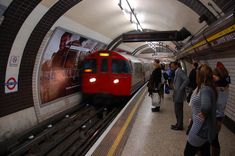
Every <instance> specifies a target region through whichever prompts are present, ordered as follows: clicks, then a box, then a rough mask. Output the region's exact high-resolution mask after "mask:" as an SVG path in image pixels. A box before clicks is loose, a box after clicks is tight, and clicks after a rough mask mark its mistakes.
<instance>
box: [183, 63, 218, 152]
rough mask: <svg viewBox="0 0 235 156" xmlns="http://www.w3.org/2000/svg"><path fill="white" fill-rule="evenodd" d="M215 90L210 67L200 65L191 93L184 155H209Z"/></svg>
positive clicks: (213, 119)
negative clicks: (195, 84)
mask: <svg viewBox="0 0 235 156" xmlns="http://www.w3.org/2000/svg"><path fill="white" fill-rule="evenodd" d="M216 99H217V91H216V88H215V85H214V82H213V75H212V69H211V68H210V67H209V66H208V65H205V64H203V65H201V66H200V67H199V68H198V71H197V88H196V90H195V91H194V92H193V94H192V98H191V103H192V118H193V123H192V127H191V129H190V131H189V134H188V137H187V143H186V146H185V149H184V156H195V155H196V153H197V152H199V151H200V154H201V155H202V156H210V155H211V154H210V143H211V142H212V141H213V140H214V139H215V137H216V132H217V130H216Z"/></svg>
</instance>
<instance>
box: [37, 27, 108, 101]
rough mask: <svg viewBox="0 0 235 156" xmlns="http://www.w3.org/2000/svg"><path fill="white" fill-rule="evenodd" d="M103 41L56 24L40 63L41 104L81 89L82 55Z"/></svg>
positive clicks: (98, 48)
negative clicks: (56, 26)
mask: <svg viewBox="0 0 235 156" xmlns="http://www.w3.org/2000/svg"><path fill="white" fill-rule="evenodd" d="M104 47H105V44H103V43H100V42H97V41H94V40H92V39H89V38H86V37H84V36H80V35H78V34H74V33H71V32H69V31H67V30H65V29H63V28H56V29H55V31H54V32H53V35H52V36H51V38H50V41H49V42H48V44H47V47H46V49H45V51H44V55H43V58H42V63H41V67H40V96H41V101H42V104H44V103H47V102H50V101H53V100H55V99H58V98H61V97H64V96H67V95H70V94H73V93H75V92H78V91H80V86H81V84H80V77H81V76H80V74H81V68H82V66H81V65H82V61H83V59H84V57H85V56H86V55H88V54H90V53H92V52H94V51H96V50H100V49H103V48H104Z"/></svg>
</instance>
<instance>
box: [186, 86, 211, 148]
mask: <svg viewBox="0 0 235 156" xmlns="http://www.w3.org/2000/svg"><path fill="white" fill-rule="evenodd" d="M196 90H197V89H195V90H194V92H193V94H192V97H191V101H190V103H191V105H192V118H193V125H192V128H191V129H190V132H189V134H188V142H189V143H190V144H191V145H193V146H195V147H199V146H201V145H203V144H204V143H205V142H206V141H207V139H203V138H201V137H199V136H197V133H198V131H199V130H200V128H201V126H202V124H203V121H202V120H201V119H200V117H199V116H198V114H199V113H200V112H201V98H200V91H199V92H198V93H197V92H196Z"/></svg>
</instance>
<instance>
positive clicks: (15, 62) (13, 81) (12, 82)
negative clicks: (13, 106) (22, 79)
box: [4, 53, 21, 93]
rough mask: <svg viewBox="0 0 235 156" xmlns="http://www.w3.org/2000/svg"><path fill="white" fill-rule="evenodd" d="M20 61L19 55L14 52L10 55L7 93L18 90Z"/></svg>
mask: <svg viewBox="0 0 235 156" xmlns="http://www.w3.org/2000/svg"><path fill="white" fill-rule="evenodd" d="M20 61H21V60H20V56H17V55H15V54H14V53H12V54H11V55H10V56H9V59H8V64H7V72H6V77H5V84H4V85H5V93H13V92H17V91H18V70H19V64H20Z"/></svg>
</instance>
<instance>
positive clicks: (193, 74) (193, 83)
mask: <svg viewBox="0 0 235 156" xmlns="http://www.w3.org/2000/svg"><path fill="white" fill-rule="evenodd" d="M197 67H198V63H197V62H194V63H193V69H192V70H191V72H190V73H189V81H190V82H189V85H188V87H189V93H188V96H187V102H188V103H189V101H190V98H191V95H192V93H193V90H194V89H196V87H197V82H196V75H197Z"/></svg>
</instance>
